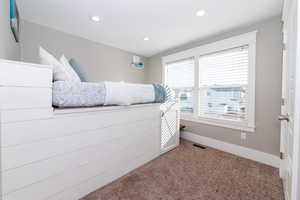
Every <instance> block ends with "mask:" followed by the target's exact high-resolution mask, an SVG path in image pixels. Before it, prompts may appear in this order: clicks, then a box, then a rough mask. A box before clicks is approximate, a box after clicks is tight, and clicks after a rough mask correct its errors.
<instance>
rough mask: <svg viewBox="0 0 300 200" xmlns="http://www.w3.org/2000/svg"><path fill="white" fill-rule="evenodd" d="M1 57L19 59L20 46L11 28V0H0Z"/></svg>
mask: <svg viewBox="0 0 300 200" xmlns="http://www.w3.org/2000/svg"><path fill="white" fill-rule="evenodd" d="M0 58H1V59H9V60H19V58H20V48H19V44H18V43H16V42H15V39H14V37H13V34H12V32H11V30H10V22H9V1H8V0H1V1H0Z"/></svg>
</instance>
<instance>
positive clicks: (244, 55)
mask: <svg viewBox="0 0 300 200" xmlns="http://www.w3.org/2000/svg"><path fill="white" fill-rule="evenodd" d="M248 68H249V52H248V46H245V47H239V48H235V49H231V50H226V51H222V52H219V53H216V54H209V55H205V56H201V57H200V58H199V73H200V74H199V75H200V76H199V77H200V79H199V80H200V86H202V87H205V86H213V85H220V86H224V85H246V84H248Z"/></svg>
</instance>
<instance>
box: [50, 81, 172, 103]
mask: <svg viewBox="0 0 300 200" xmlns="http://www.w3.org/2000/svg"><path fill="white" fill-rule="evenodd" d="M166 91H167V90H166V89H165V87H163V86H162V85H160V84H133V83H125V82H107V81H106V82H99V83H90V82H77V81H56V82H54V83H53V95H52V96H53V98H52V101H53V106H55V107H59V108H68V107H92V106H102V105H133V104H141V103H163V102H165V101H166V98H167V92H166Z"/></svg>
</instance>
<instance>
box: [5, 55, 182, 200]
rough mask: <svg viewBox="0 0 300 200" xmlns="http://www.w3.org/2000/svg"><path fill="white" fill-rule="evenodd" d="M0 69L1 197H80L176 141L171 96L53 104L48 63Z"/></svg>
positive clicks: (9, 199) (7, 63)
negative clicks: (155, 100) (133, 101)
mask: <svg viewBox="0 0 300 200" xmlns="http://www.w3.org/2000/svg"><path fill="white" fill-rule="evenodd" d="M0 70H1V72H0V93H1V94H0V96H1V98H0V114H1V115H0V117H1V118H0V120H1V131H0V134H1V141H0V142H1V158H0V159H1V165H0V170H1V177H0V178H1V197H2V199H3V200H21V199H22V200H24V199H26V200H27V199H28V200H29V199H30V200H44V199H48V200H54V199H55V200H56V199H59V200H63V199H66V200H73V199H74V200H75V199H79V198H81V197H83V196H85V195H86V194H88V193H90V192H92V191H94V190H96V189H97V188H100V187H102V186H104V185H106V184H108V183H110V182H112V181H113V180H115V179H117V178H119V177H121V176H123V175H125V174H126V173H128V172H130V171H131V170H133V169H135V168H137V167H139V166H141V165H143V164H145V163H147V162H149V161H151V160H152V159H154V158H156V157H158V156H159V155H161V154H162V153H164V152H166V151H169V150H171V149H173V148H175V147H176V146H178V144H179V106H178V102H177V101H173V102H168V103H167V105H166V104H164V105H162V104H160V103H147V104H137V105H130V106H102V107H88V108H67V109H62V108H60V109H55V108H54V107H53V106H52V86H53V85H52V68H51V67H50V66H41V65H36V64H29V63H20V62H12V61H7V60H0ZM124 163H126V165H125V164H124Z"/></svg>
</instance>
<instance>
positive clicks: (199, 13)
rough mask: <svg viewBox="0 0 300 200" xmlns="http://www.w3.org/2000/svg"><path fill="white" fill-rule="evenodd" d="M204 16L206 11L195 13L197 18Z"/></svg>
mask: <svg viewBox="0 0 300 200" xmlns="http://www.w3.org/2000/svg"><path fill="white" fill-rule="evenodd" d="M205 14H206V11H205V10H198V11H197V13H196V16H198V17H202V16H204V15H205Z"/></svg>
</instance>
